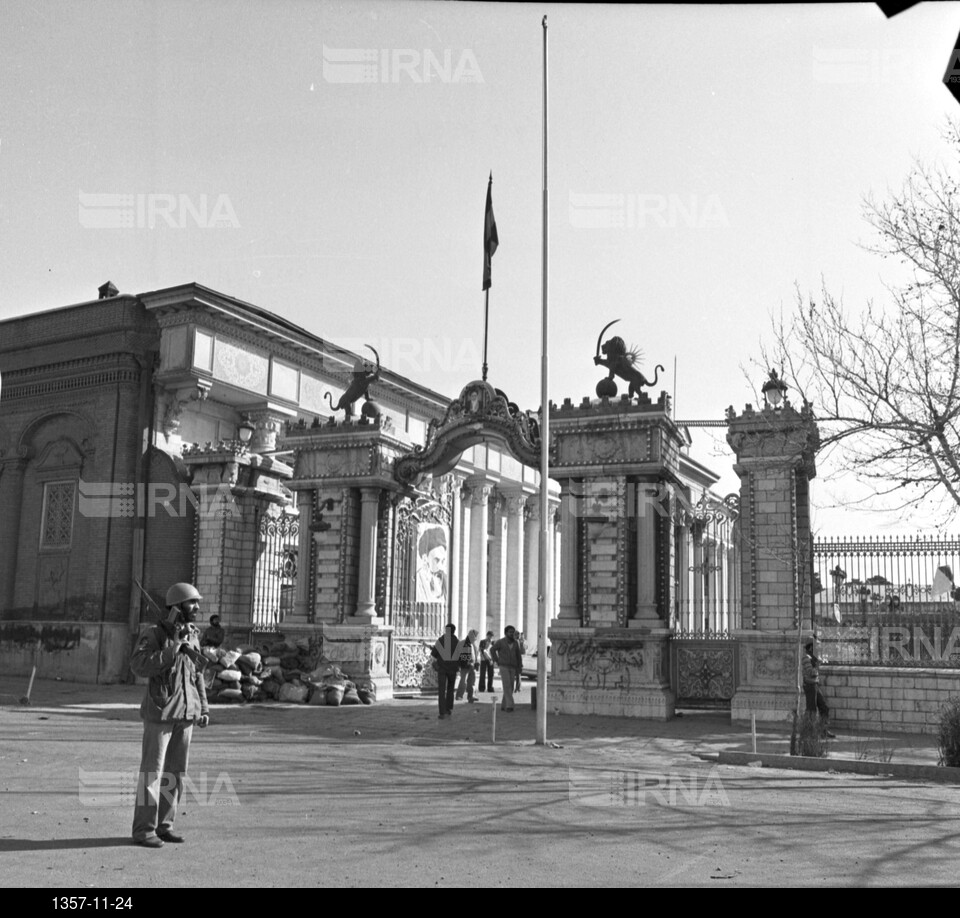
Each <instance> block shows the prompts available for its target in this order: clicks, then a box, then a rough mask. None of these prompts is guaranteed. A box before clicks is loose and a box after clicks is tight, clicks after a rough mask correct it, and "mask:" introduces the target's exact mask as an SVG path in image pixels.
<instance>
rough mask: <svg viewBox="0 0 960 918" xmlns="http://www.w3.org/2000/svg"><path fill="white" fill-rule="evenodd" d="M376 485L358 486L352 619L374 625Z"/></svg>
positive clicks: (375, 619)
mask: <svg viewBox="0 0 960 918" xmlns="http://www.w3.org/2000/svg"><path fill="white" fill-rule="evenodd" d="M379 504H380V489H379V488H361V489H360V557H359V564H358V568H357V608H356V611H355V612H354V613H353V619H355V620H357V619H359V620H361V621H366V622H368V623H371V624H376V623H377V622H378V621H379V620H378V619H377V597H376V589H377V517H378V515H379V514H378V509H379Z"/></svg>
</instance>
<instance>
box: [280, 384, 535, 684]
mask: <svg viewBox="0 0 960 918" xmlns="http://www.w3.org/2000/svg"><path fill="white" fill-rule="evenodd" d="M357 372H358V374H359V373H360V370H358V371H357ZM364 372H365V371H364ZM374 375H375V374H372V373H366V376H365V377H364V378H366V377H367V376H371V377H372V376H374ZM370 381H371V382H373V381H375V380H374V379H372V378H371V379H370ZM357 397H358V398H359V396H357ZM371 406H372V407H371ZM340 407H341V408H343V410H344V411H345V415H346V416H345V418H344V419H343V421H342V422H340V423H334V422H333V421H331V422H330V423H327V424H321V423H320V422H319V420H318V421H317V422H315V424H314V425H312V426H310V427H308V426H306V425H305V424H304V423H302V422H301V423H300V424H297V425H295V426H292V427H288V428H287V431H286V434H285V436H284V446H285V447H287V448H289V449H293V450H294V451H295V454H296V458H295V461H294V473H293V477H292V480H291V481H290V483H289V487H290V489H291V490H293V491H294V492H296V494H297V504H298V509H299V513H300V540H299V550H298V556H297V573H298V576H297V588H296V600H295V603H294V610H293V613H292V614H291V615H289V616H287V617H286V619H285V621H284V632H285V633H289V632H292V631H294V630H296V629H297V628H300V629H302V630H304V631H306V632H315V631H319V632H320V633H321V634H322V636H323V640H324V647H325V648H326V649H327V650H328V655H330V656H331V659H335V662H338V663H341V664H342V665H343V666H344V669H345V671H347V672H349V673H350V674H351V675H352V676H355V677H360V678H364V679H365V680H368V681H372V682H373V683H374V684H375V685H376V686H377V690H378V693H379V697H381V698H382V697H388V696H389V695H390V693H391V692H392V691H393V689H394V686H396V688H398V689H404V690H410V689H421V688H425V687H426V688H429V687H430V685H431V683H432V681H433V679H434V676H433V672H432V669H431V668H430V667H429V666H428V665H426V664H427V662H428V660H429V651H430V648H431V647H432V646H433V642H434V641H435V640H436V637H437V635H438V634H439V633H440V632H441V631H442V630H443V626H444V625H445V624H446V622H447V621H449V620H450V613H451V609H450V601H451V594H452V590H453V589H454V586H455V585H454V584H452V583H451V580H452V577H453V575H454V573H455V572H456V571H457V566H456V565H457V563H458V562H459V548H460V546H459V545H457V544H455V543H454V538H453V536H454V532H453V525H452V519H453V516H454V514H455V512H456V508H457V506H458V502H459V501H460V499H461V498H460V495H459V484H454V482H453V480H452V476H447V473H448V472H450V471H451V470H453V469H454V467H455V466H456V464H457V462H458V461H459V460H460V457H461V455H462V453H463V451H464V450H465V449H467V448H468V447H470V446H473V445H475V444H478V443H482V442H486V441H490V440H493V441H496V442H497V443H499V444H501V445H503V446H504V447H505V448H506V450H507V451H508V452H509V453H510V454H511V455H513V456H514V457H515V458H516V459H517V460H519V461H520V462H522V463H526V464H530V465H536V463H537V461H538V458H539V454H540V443H539V425H538V422H537V418H536V416H535V415H532V414H530V413H528V412H522V411H521V410H520V409H519V408H518V407H517V406H516V405H515V404H514V403H512V402H511V401H510V400H509V399H508V398H507V397H506V395H504V393H503V392H501V391H499V390H497V389H494V388H493V386H491V385H489V384H488V383H486V382H472V383H470V384H468V385H467V386H466V387H464V389H463V391H462V392H461V393H460V396H459V397H458V398H457V399H455V400H454V401H453V402H451V403H450V404H449V405H448V406H447V408H446V410H445V412H444V415H443V417H442V418H441V419H439V420H434V421H431V422H430V425H429V427H428V430H427V437H426V443H425V444H424V445H423V446H422V447H421V446H416V447H412V446H411V445H410V442H409V440H407V439H406V437H405V436H404V435H403V434H401V433H398V432H397V431H394V430H391V429H390V427H389V425H386V424H385V423H384V421H383V418H382V417H381V414H380V411H379V409H378V408H377V406H376V403H375V402H373V401H371V400H370V399H369V396H367V401H366V402H365V403H364V406H363V410H362V411H361V412H360V417H359V419H357V420H355V415H354V414H353V413H352V412H351V411H349V410H347V408H348V407H349V406H348V405H342V406H340ZM477 519H478V520H479V519H480V514H479V513H478V514H477ZM484 535H485V530H484ZM480 579H481V578H479V577H478V580H480ZM477 592H478V593H480V594H483V593H484V588H482V587H481V588H480V589H478V591H477ZM471 598H472V597H471ZM471 611H473V610H471ZM334 654H336V656H334ZM433 684H435V683H433Z"/></svg>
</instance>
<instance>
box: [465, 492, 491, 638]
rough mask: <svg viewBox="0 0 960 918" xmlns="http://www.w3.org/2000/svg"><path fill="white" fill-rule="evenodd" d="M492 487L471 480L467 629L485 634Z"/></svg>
mask: <svg viewBox="0 0 960 918" xmlns="http://www.w3.org/2000/svg"><path fill="white" fill-rule="evenodd" d="M492 490H493V486H492V485H491V484H490V483H489V482H487V481H484V480H482V479H481V480H479V481H476V480H471V482H470V505H471V506H470V594H469V596H468V598H467V624H468V626H469V627H468V629H467V630H469V629H470V628H476V629H477V631H478V632H480V633H483V634H486V633H487V526H488V514H489V509H488V501H489V499H490V493H491V492H492Z"/></svg>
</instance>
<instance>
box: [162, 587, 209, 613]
mask: <svg viewBox="0 0 960 918" xmlns="http://www.w3.org/2000/svg"><path fill="white" fill-rule="evenodd" d="M188 599H196V600H198V601H199V600H201V599H203V597H202V596H201V595H200V593H199V591H198V590H197V588H196V587H195V586H194V585H193V584H192V583H175V584H174V585H173V586H172V587H170V589H169V590H167V608H169V607H170V606H179V605H180V603H182V602H186V601H187V600H188Z"/></svg>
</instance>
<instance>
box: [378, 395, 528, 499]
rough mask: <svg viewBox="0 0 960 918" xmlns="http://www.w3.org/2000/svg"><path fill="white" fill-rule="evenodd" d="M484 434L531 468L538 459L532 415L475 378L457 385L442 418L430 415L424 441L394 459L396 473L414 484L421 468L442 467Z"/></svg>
mask: <svg viewBox="0 0 960 918" xmlns="http://www.w3.org/2000/svg"><path fill="white" fill-rule="evenodd" d="M490 437H493V438H494V439H499V440H501V441H503V442H504V443H505V444H506V446H507V448H508V449H509V451H510V452H511V453H512V454H513V455H514V456H515V457H516V458H517V459H518V460H519V461H520V462H522V463H524V464H526V465H530V466H533V467H534V468H535V467H536V466H537V465H538V464H539V462H540V430H539V424H538V423H537V420H536V416H535V415H532V414H531V413H530V412H523V411H521V410H520V409H519V408H518V407H517V405H516V404H514V403H513V402H511V401H510V400H509V399H508V398H507V396H506V395H505V394H504V393H503V392H501V391H500V390H499V389H494V388H493V386H491V385H490V384H489V383H486V382H481V381H479V380H477V381H474V382H472V383H469V384H468V385H467V386H465V387H464V388H463V390H462V391H461V392H460V396H459V397H458V398H457V399H455V400H454V401H452V402H451V403H450V404H449V405H448V406H447V410H446V411H445V412H444V415H443V418H442V419H440V420H437V419H433V420H432V421H430V425H429V427H428V428H427V440H426V444H425V445H424V446H417V447H415V448H414V450H413V452H412V453H411V454H410V455H409V456H406V457H404V458H403V459H401V460H399V461H398V462H397V464H396V467H395V472H394V474H395V476H396V479H397V481H399V482H400V483H401V484H403V485H416V484H417V482H419V480H420V479H421V478H422V477H423V476H424V475H425V474H426V473H427V472H430V471H433V472H434V473H435V474H443V473H445V472H448V471H449V470H450V469H452V468H453V467H454V466H455V465H456V463H457V461H458V460H459V458H460V456H461V455H462V454H463V451H464V450H465V449H467V448H468V447H470V446H473V445H475V444H476V443H480V442H482V441H483V440H485V439H489V438H490Z"/></svg>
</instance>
